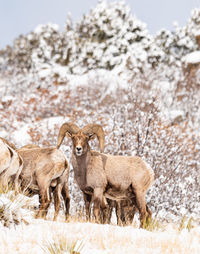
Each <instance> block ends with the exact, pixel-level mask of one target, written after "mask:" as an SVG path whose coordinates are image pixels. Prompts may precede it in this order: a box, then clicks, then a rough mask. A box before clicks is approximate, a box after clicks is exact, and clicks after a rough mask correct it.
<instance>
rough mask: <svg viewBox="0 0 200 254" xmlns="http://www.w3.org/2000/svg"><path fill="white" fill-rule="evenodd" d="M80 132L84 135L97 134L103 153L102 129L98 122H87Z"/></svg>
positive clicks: (103, 135)
mask: <svg viewBox="0 0 200 254" xmlns="http://www.w3.org/2000/svg"><path fill="white" fill-rule="evenodd" d="M82 132H83V133H84V134H86V135H91V134H92V135H94V134H95V135H97V138H98V140H99V146H100V151H101V153H103V151H104V137H105V134H104V130H103V128H102V127H101V125H99V124H88V125H86V126H85V127H83V128H82Z"/></svg>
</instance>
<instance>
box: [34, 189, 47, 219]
mask: <svg viewBox="0 0 200 254" xmlns="http://www.w3.org/2000/svg"><path fill="white" fill-rule="evenodd" d="M47 192H48V189H42V190H40V207H39V211H38V214H37V216H36V218H45V217H46V214H47V208H48V206H49V204H50V199H49V198H48V196H49V195H48V193H47Z"/></svg>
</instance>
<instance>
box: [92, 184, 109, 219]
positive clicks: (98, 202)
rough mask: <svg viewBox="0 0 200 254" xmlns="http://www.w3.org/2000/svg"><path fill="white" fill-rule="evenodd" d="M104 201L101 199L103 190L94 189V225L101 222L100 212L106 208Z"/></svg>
mask: <svg viewBox="0 0 200 254" xmlns="http://www.w3.org/2000/svg"><path fill="white" fill-rule="evenodd" d="M104 199H105V198H104V197H103V189H102V188H95V189H94V194H93V202H94V207H93V213H94V217H95V222H96V223H100V222H101V218H100V210H101V208H103V209H104V208H105V207H106V203H105V200H104Z"/></svg>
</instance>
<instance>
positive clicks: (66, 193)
mask: <svg viewBox="0 0 200 254" xmlns="http://www.w3.org/2000/svg"><path fill="white" fill-rule="evenodd" d="M61 193H62V196H63V200H64V203H65V219H66V221H67V220H68V218H69V208H70V197H69V189H68V183H65V184H64V186H63V188H62V192H61Z"/></svg>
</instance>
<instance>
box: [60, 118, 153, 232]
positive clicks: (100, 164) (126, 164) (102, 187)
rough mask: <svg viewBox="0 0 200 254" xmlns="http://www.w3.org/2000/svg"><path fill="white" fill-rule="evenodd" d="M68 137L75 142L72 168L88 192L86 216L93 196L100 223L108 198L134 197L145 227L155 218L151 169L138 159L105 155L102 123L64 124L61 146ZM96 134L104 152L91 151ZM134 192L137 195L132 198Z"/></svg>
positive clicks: (80, 184) (76, 178)
mask: <svg viewBox="0 0 200 254" xmlns="http://www.w3.org/2000/svg"><path fill="white" fill-rule="evenodd" d="M65 135H68V136H69V137H70V138H71V139H72V143H73V151H72V166H73V169H74V176H75V180H76V181H77V183H78V185H79V187H80V189H81V190H82V191H83V193H84V199H85V204H86V214H87V215H88V216H90V203H91V197H92V201H93V202H94V207H93V211H94V216H95V219H96V221H97V222H99V221H100V211H101V209H104V208H105V207H107V201H106V198H113V199H114V200H117V201H120V199H124V198H126V197H127V198H129V197H133V198H132V199H133V200H132V201H133V202H132V203H133V204H135V203H136V206H137V208H138V210H139V213H140V221H141V227H143V226H144V223H145V221H146V218H148V217H150V216H151V212H150V209H149V208H148V207H147V206H146V201H145V197H146V192H147V190H148V189H149V188H150V186H151V184H152V183H153V181H154V172H153V170H152V169H151V167H150V166H149V165H148V164H147V163H146V162H145V161H144V160H142V159H141V158H140V157H138V156H117V155H111V154H105V153H103V152H102V150H103V148H104V131H103V128H102V127H101V126H100V125H98V124H90V125H86V126H85V127H83V128H82V129H79V128H78V127H77V126H76V125H74V124H72V123H65V124H63V125H62V126H61V128H60V132H59V135H58V144H57V146H58V147H59V146H60V145H61V143H62V141H63V139H64V137H65ZM94 135H96V136H97V137H98V140H99V143H100V148H101V152H96V151H92V150H91V149H90V145H89V140H90V139H91V138H92V137H93V136H94ZM108 186H109V188H108ZM88 189H90V190H92V196H91V195H87V190H88ZM130 192H132V194H133V195H130ZM113 193H114V194H115V196H113V197H112V195H110V194H113ZM127 193H128V195H127ZM133 209H135V207H134V208H133Z"/></svg>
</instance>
